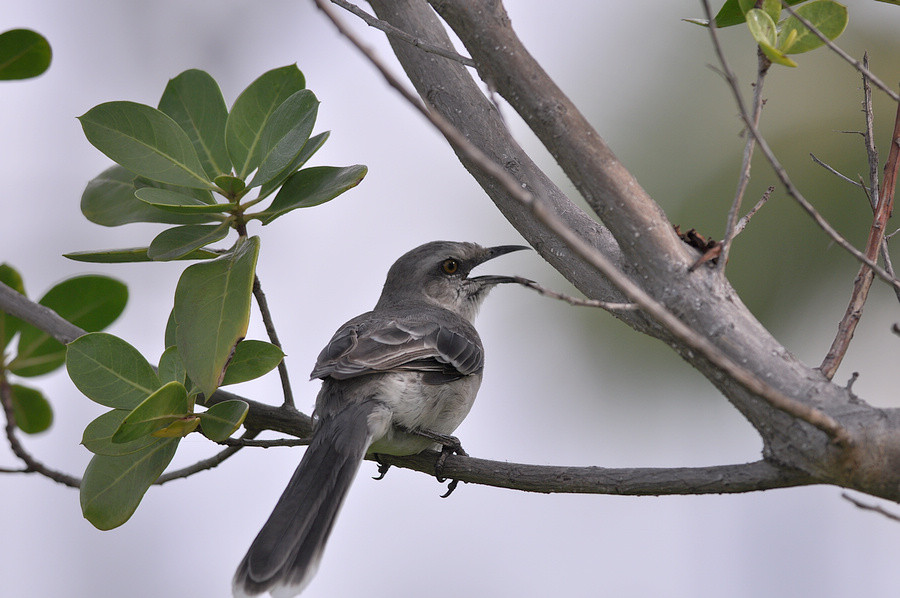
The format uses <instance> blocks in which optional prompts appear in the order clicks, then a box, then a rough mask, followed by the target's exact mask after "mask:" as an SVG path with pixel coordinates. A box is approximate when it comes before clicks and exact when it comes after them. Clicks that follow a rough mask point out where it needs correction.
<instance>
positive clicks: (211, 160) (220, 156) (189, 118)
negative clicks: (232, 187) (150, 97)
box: [159, 69, 231, 179]
mask: <svg viewBox="0 0 900 598" xmlns="http://www.w3.org/2000/svg"><path fill="white" fill-rule="evenodd" d="M159 109H160V111H161V112H163V113H165V114H167V115H169V116H170V117H172V120H174V121H175V122H176V123H178V125H179V126H180V127H181V128H182V130H183V131H184V132H185V133H187V135H188V137H189V138H190V140H191V143H192V144H193V145H194V150H195V151H196V152H197V156H198V157H199V158H200V163H201V164H202V165H203V170H204V172H206V176H207V177H208V178H209V179H214V178H215V177H217V176H219V175H220V174H226V173H229V172H231V160H229V159H228V151H227V150H226V149H225V121H226V120H227V119H228V108H227V107H226V106H225V99H224V98H223V97H222V91H221V90H220V89H219V84H218V83H216V80H215V79H213V78H212V77H211V76H210V75H209V74H208V73H206V72H204V71H200V70H197V69H191V70H187V71H184V72H183V73H181V74H180V75H178V76H177V77H175V78H174V79H171V80H170V81H169V84H168V85H166V90H165V91H164V92H163V95H162V98H161V99H160V100H159Z"/></svg>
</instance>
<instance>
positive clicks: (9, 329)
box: [0, 263, 25, 353]
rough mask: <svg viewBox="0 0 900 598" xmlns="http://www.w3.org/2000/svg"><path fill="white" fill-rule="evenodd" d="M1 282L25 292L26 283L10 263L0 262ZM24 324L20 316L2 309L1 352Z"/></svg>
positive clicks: (0, 325) (0, 323)
mask: <svg viewBox="0 0 900 598" xmlns="http://www.w3.org/2000/svg"><path fill="white" fill-rule="evenodd" d="M0 282H2V283H3V284H5V285H6V286H8V287H9V288H11V289H12V290H14V291H16V292H18V293H21V294H22V295H24V294H25V283H24V282H23V281H22V276H21V275H20V274H19V272H18V271H17V270H16V269H15V268H13V267H12V266H10V265H9V264H6V263H3V264H0ZM23 325H24V323H23V322H22V320H20V319H19V318H15V317H13V316H11V315H9V314H7V313H4V312H3V311H0V353H2V352H3V350H4V349H5V348H6V346H7V345H8V344H9V342H10V341H11V340H12V339H13V337H14V336H15V335H16V333H17V332H18V331H19V330H21V329H22V326H23Z"/></svg>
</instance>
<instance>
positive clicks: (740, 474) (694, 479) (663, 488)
mask: <svg viewBox="0 0 900 598" xmlns="http://www.w3.org/2000/svg"><path fill="white" fill-rule="evenodd" d="M438 454H439V453H436V452H433V451H426V452H423V453H419V454H418V455H413V456H411V457H393V456H380V459H379V462H381V463H384V464H390V465H396V466H398V467H405V468H408V469H413V470H415V471H420V472H423V473H427V474H431V475H434V464H435V461H436V459H437V457H438ZM442 473H443V475H444V476H445V477H447V478H448V479H453V480H459V481H461V482H469V483H473V484H482V485H486V486H494V487H496V488H509V489H511V490H522V491H525V492H542V493H575V494H618V495H632V496H660V495H683V494H732V493H742V492H756V491H759V490H770V489H772V488H787V487H793V486H803V485H808V484H815V483H816V481H815V480H813V479H812V478H811V477H810V476H809V475H808V474H806V473H803V472H800V471H795V470H789V469H785V468H783V467H779V466H777V465H774V464H772V463H769V462H767V461H756V462H754V463H747V464H743V465H717V466H711V467H671V468H657V467H636V468H621V469H619V468H607V467H554V466H544V465H522V464H518V463H507V462H505V461H490V460H486V459H475V458H472V457H463V456H459V455H451V456H449V457H448V458H447V460H446V462H445V463H444V467H443V470H442Z"/></svg>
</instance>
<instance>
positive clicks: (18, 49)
mask: <svg viewBox="0 0 900 598" xmlns="http://www.w3.org/2000/svg"><path fill="white" fill-rule="evenodd" d="M52 58H53V52H52V50H50V44H49V42H47V40H46V39H45V38H44V36H42V35H41V34H40V33H37V32H35V31H31V30H30V29H10V30H9V31H4V32H3V33H0V80H10V79H29V78H31V77H37V76H38V75H40V74H41V73H43V72H44V71H46V70H47V69H48V68H49V67H50V60H51V59H52Z"/></svg>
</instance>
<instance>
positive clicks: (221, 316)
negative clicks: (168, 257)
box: [175, 237, 259, 396]
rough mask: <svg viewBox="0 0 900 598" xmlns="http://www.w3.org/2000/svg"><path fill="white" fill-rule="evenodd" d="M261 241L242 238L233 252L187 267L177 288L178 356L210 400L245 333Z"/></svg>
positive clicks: (253, 238) (176, 333) (197, 386)
mask: <svg viewBox="0 0 900 598" xmlns="http://www.w3.org/2000/svg"><path fill="white" fill-rule="evenodd" d="M258 255H259V238H258V237H250V238H249V239H248V238H246V237H242V238H240V239H239V240H238V242H237V243H236V244H235V247H234V249H233V250H232V251H231V253H230V254H227V255H225V256H223V257H221V258H219V259H217V260H212V261H209V262H203V263H200V264H194V265H193V266H190V267H188V268H187V269H186V270H185V271H184V273H183V274H182V275H181V278H180V279H179V281H178V287H177V288H176V290H175V321H176V322H177V328H176V331H175V337H176V341H177V343H176V344H177V346H178V353H179V355H180V356H181V360H182V362H183V363H184V367H185V369H186V370H187V372H188V375H189V376H190V378H191V380H192V382H193V383H194V386H195V387H196V388H198V389H199V390H200V391H201V392H202V393H203V394H204V395H206V396H210V395H211V394H212V393H213V392H214V391H215V389H216V388H217V387H218V386H219V384H220V383H221V381H222V377H223V376H224V374H225V366H226V365H228V361H229V360H230V359H231V354H232V352H233V351H234V346H235V344H237V342H238V341H239V340H240V339H242V338H243V337H244V335H245V334H246V333H247V325H248V323H249V320H250V297H251V292H252V289H253V277H254V274H255V271H256V259H257V257H258Z"/></svg>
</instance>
